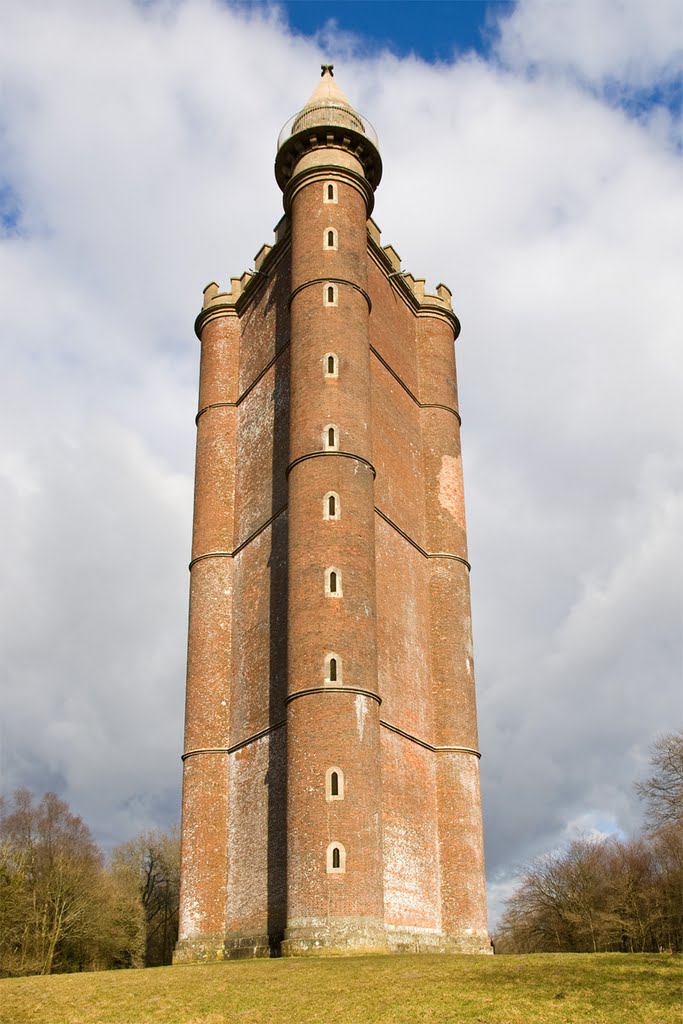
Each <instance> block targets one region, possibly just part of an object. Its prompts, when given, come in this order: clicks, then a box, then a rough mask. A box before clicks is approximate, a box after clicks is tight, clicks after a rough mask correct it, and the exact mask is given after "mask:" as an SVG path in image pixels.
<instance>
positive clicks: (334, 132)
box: [275, 64, 382, 191]
mask: <svg viewBox="0 0 683 1024" xmlns="http://www.w3.org/2000/svg"><path fill="white" fill-rule="evenodd" d="M321 68H322V75H321V78H320V81H319V82H318V84H317V86H316V88H315V89H314V90H313V92H312V93H311V96H310V97H309V99H308V101H307V103H306V104H305V106H304V107H302V109H301V110H299V111H297V113H296V114H294V115H293V116H292V117H290V118H289V120H288V121H287V122H286V123H285V125H284V127H283V128H282V131H281V132H280V135H279V136H278V140H277V156H276V158H275V178H276V180H277V183H278V185H279V186H280V188H281V189H282V190H283V191H284V189H285V188H286V186H287V183H288V181H289V180H290V178H291V177H292V174H293V172H294V168H295V165H296V164H297V162H298V160H299V158H300V157H301V156H303V155H304V153H307V152H310V151H311V150H314V149H323V148H333V149H345V150H347V151H348V152H350V153H351V154H353V155H354V156H355V157H356V158H357V159H358V160H359V161H360V163H361V164H362V167H363V171H364V174H365V177H366V179H367V180H368V182H369V184H370V185H371V186H372V188H373V189H375V188H377V186H378V185H379V182H380V178H381V177H382V160H381V158H380V155H379V140H378V138H377V133H376V131H375V129H374V128H373V127H372V125H371V124H370V122H369V121H368V120H367V118H365V117H363V115H362V114H359V113H358V111H357V110H354V108H353V107H352V106H351V104H350V103H349V101H348V100H347V98H346V96H345V95H344V93H343V92H342V90H341V89H340V88H339V86H338V85H337V82H336V80H335V78H334V74H333V68H334V65H333V64H322V65H321Z"/></svg>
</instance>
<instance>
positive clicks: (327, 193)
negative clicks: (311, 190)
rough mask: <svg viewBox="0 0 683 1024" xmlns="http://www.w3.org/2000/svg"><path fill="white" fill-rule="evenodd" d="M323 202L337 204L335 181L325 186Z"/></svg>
mask: <svg viewBox="0 0 683 1024" xmlns="http://www.w3.org/2000/svg"><path fill="white" fill-rule="evenodd" d="M323 202H324V203H336V202H337V186H336V185H335V183H334V182H333V181H328V182H326V183H325V185H324V186H323Z"/></svg>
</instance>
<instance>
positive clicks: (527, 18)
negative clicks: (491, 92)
mask: <svg viewBox="0 0 683 1024" xmlns="http://www.w3.org/2000/svg"><path fill="white" fill-rule="evenodd" d="M500 27H501V33H500V39H499V42H498V46H497V50H498V53H499V54H500V56H501V57H502V59H503V60H504V61H505V62H506V63H507V64H509V65H510V66H511V67H513V68H516V69H520V70H526V69H529V68H539V67H540V68H542V69H543V70H545V71H551V72H554V73H556V72H565V71H569V72H571V73H573V74H575V75H577V76H578V77H580V78H582V79H584V80H586V81H588V82H590V83H592V84H595V85H604V84H605V83H606V82H607V81H608V80H614V81H616V82H618V83H619V85H621V86H622V87H632V88H638V89H643V88H648V87H651V86H653V85H656V84H659V83H662V82H666V81H669V80H671V79H674V78H675V77H676V76H680V75H681V73H682V72H683V9H681V5H680V3H678V2H677V0H657V2H656V3H653V4H647V3H642V2H641V0H550V2H548V0H522V2H521V3H519V4H518V5H517V6H516V7H514V8H513V10H512V13H511V15H510V16H509V17H507V18H505V19H504V20H502V21H501V23H500Z"/></svg>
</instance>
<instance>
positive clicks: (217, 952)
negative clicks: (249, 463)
mask: <svg viewBox="0 0 683 1024" xmlns="http://www.w3.org/2000/svg"><path fill="white" fill-rule="evenodd" d="M210 960H225V939H224V937H223V936H222V935H197V936H195V937H194V938H193V939H179V940H178V942H177V943H176V947H175V949H174V950H173V963H174V964H195V963H198V962H201V961H207V962H208V961H210Z"/></svg>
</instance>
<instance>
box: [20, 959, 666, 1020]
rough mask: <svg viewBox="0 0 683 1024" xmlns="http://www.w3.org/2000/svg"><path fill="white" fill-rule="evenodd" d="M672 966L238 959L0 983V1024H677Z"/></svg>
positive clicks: (657, 962) (661, 962) (651, 962)
mask: <svg viewBox="0 0 683 1024" xmlns="http://www.w3.org/2000/svg"><path fill="white" fill-rule="evenodd" d="M680 1021H681V958H680V957H672V956H668V955H660V956H657V955H649V954H643V955H640V954H638V955H620V954H616V953H597V954H590V955H573V954H564V953H563V954H554V955H552V954H537V955H535V956H496V957H476V956H424V955H423V956H398V957H388V956H385V957H381V956H375V957H348V958H346V957H345V958H339V959H323V958H320V959H317V958H315V959H314V958H311V959H302V960H298V959H295V960H289V959H288V960H249V961H242V962H227V963H212V964H188V965H182V966H178V967H159V968H156V969H150V970H140V971H108V972H102V973H96V974H62V975H54V976H52V977H47V978H12V979H6V980H3V981H0V1022H2V1024H33V1022H36V1024H38V1022H40V1024H228V1022H229V1024H279V1022H282V1024H315V1022H320V1024H380V1022H381V1024H432V1022H433V1024H461V1022H462V1024H559V1022H567V1024H570V1022H571V1024H581V1022H586V1024H588V1022H590V1024H639V1022H643V1024H645V1022H647V1024H680Z"/></svg>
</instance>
